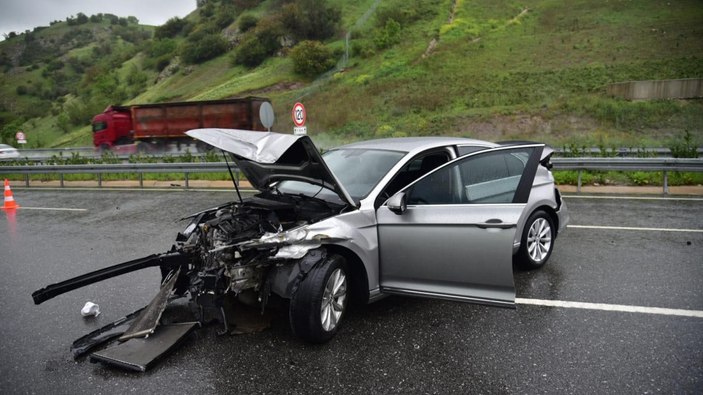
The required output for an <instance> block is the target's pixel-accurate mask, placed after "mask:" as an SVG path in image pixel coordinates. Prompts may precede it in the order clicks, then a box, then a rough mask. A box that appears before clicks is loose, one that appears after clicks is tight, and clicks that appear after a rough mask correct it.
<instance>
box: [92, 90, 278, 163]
mask: <svg viewBox="0 0 703 395" xmlns="http://www.w3.org/2000/svg"><path fill="white" fill-rule="evenodd" d="M265 102H269V100H268V99H265V98H261V97H246V98H242V99H227V100H208V101H193V102H179V103H157V104H133V105H128V106H109V107H107V108H106V109H105V111H104V112H103V113H102V114H98V115H96V116H95V117H93V122H92V125H93V145H95V147H96V148H98V149H100V150H110V149H112V150H114V151H117V152H121V153H134V152H149V151H155V150H160V149H164V148H166V147H167V146H168V145H172V144H176V145H177V146H178V147H179V148H180V146H181V144H194V143H195V140H193V139H191V138H190V137H188V136H187V135H186V134H185V132H187V131H188V130H191V129H197V128H228V129H246V130H261V131H264V130H266V128H264V126H263V125H262V124H261V120H260V119H259V108H260V107H261V105H262V104H263V103H265Z"/></svg>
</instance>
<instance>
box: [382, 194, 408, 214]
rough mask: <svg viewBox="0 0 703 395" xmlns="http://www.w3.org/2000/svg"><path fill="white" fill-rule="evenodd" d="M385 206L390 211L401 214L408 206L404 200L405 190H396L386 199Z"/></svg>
mask: <svg viewBox="0 0 703 395" xmlns="http://www.w3.org/2000/svg"><path fill="white" fill-rule="evenodd" d="M387 206H388V209H389V210H391V211H392V212H394V213H396V214H398V215H400V214H403V213H404V212H405V210H406V209H407V208H408V205H407V203H406V201H405V192H398V193H396V194H395V195H393V196H392V197H391V198H390V199H388V204H387Z"/></svg>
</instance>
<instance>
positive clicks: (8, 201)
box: [2, 178, 20, 210]
mask: <svg viewBox="0 0 703 395" xmlns="http://www.w3.org/2000/svg"><path fill="white" fill-rule="evenodd" d="M15 208H20V205H19V204H17V202H15V198H14V197H13V196H12V190H11V189H10V181H7V178H6V179H5V204H4V205H3V206H2V209H4V210H11V209H15Z"/></svg>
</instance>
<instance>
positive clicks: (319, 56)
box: [290, 41, 336, 77]
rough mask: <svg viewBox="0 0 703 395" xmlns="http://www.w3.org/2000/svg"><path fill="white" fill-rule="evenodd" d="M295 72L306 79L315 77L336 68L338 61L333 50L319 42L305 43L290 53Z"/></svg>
mask: <svg viewBox="0 0 703 395" xmlns="http://www.w3.org/2000/svg"><path fill="white" fill-rule="evenodd" d="M290 58H291V59H292V60H293V70H294V71H295V72H296V73H298V74H301V75H304V76H306V77H315V76H317V75H319V74H322V73H324V72H325V71H327V70H329V69H331V68H332V67H334V65H335V63H336V61H335V58H334V53H333V51H332V50H331V49H329V48H327V47H325V46H324V45H322V43H320V42H319V41H303V42H301V43H300V44H298V45H296V46H295V48H293V49H292V50H291V51H290Z"/></svg>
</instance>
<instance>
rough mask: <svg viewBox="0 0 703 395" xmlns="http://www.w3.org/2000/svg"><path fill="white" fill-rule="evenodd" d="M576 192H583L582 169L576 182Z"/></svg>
mask: <svg viewBox="0 0 703 395" xmlns="http://www.w3.org/2000/svg"><path fill="white" fill-rule="evenodd" d="M576 192H578V193H581V170H579V177H578V183H577V184H576Z"/></svg>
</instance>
